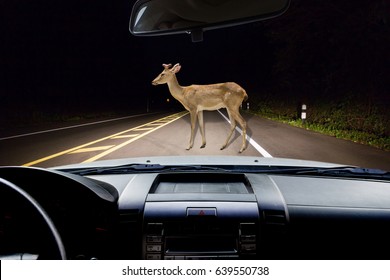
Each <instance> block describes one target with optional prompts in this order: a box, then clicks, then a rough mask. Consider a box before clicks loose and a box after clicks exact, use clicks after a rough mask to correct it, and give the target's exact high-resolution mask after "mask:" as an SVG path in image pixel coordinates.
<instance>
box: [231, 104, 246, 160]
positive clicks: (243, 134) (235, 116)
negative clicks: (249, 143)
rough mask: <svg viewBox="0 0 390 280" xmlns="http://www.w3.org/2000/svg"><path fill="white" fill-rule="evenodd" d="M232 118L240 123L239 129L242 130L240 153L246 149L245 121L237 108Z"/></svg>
mask: <svg viewBox="0 0 390 280" xmlns="http://www.w3.org/2000/svg"><path fill="white" fill-rule="evenodd" d="M234 118H235V119H236V120H237V122H238V123H239V124H240V126H241V130H242V144H241V149H240V153H242V152H243V151H244V150H245V149H246V121H245V119H244V118H243V117H242V116H241V114H240V112H239V111H238V110H237V112H235V114H234Z"/></svg>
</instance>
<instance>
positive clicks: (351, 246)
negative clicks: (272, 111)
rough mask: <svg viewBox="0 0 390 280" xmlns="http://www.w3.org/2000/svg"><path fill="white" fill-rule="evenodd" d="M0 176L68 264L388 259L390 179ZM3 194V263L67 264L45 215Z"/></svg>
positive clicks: (49, 172)
mask: <svg viewBox="0 0 390 280" xmlns="http://www.w3.org/2000/svg"><path fill="white" fill-rule="evenodd" d="M0 178H2V179H4V180H6V181H7V182H12V183H13V184H15V185H16V186H18V187H20V188H21V189H23V190H24V191H25V192H27V193H28V194H30V195H31V197H33V198H34V199H35V200H36V201H37V202H38V203H39V204H40V205H41V206H42V208H43V209H44V210H45V211H46V212H47V214H48V216H49V217H50V218H51V219H52V221H53V224H54V225H55V227H56V228H57V229H58V232H59V235H60V236H61V238H62V241H63V244H64V248H65V250H66V257H67V259H116V260H118V259H136V260H141V259H146V260H186V259H187V260H193V259H274V260H279V259H381V258H383V257H386V256H385V255H384V254H383V252H386V251H388V250H389V247H390V245H389V243H388V242H387V239H388V236H389V235H390V183H389V182H388V181H381V180H369V179H359V180H357V179H351V178H337V177H321V176H313V175H291V174H258V173H252V172H249V173H245V172H222V171H217V170H215V171H198V172H192V171H178V172H147V173H130V174H102V175H99V174H97V175H85V176H80V175H75V174H71V173H68V172H64V171H58V170H54V169H43V168H31V167H2V168H0ZM0 190H1V192H2V194H1V196H0V197H1V198H0V199H1V217H0V218H1V220H0V245H1V246H0V248H1V249H0V250H1V252H0V255H1V256H3V257H10V256H14V255H17V256H21V255H30V256H31V255H34V256H36V258H38V259H52V258H59V255H58V252H57V251H58V250H57V249H55V248H56V245H55V241H54V240H53V237H52V234H51V233H50V231H49V230H48V229H47V226H46V225H45V223H44V222H43V221H42V219H41V218H40V217H39V215H38V214H37V213H36V210H35V209H33V207H31V205H29V203H27V202H26V201H23V199H21V198H20V196H19V195H16V194H15V193H13V192H12V191H9V190H8V189H7V188H5V186H4V184H2V185H1V188H0Z"/></svg>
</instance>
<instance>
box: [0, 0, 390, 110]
mask: <svg viewBox="0 0 390 280" xmlns="http://www.w3.org/2000/svg"><path fill="white" fill-rule="evenodd" d="M313 2H320V1H304V0H296V1H294V0H293V4H292V6H291V8H290V10H289V11H288V12H287V13H286V14H285V15H283V16H282V17H280V18H279V19H273V20H269V21H267V22H260V23H254V24H249V25H244V26H238V27H234V28H230V29H221V30H216V31H208V32H206V33H205V34H204V41H203V42H200V43H192V42H191V38H190V36H188V35H186V34H183V35H174V36H163V37H134V36H133V35H131V34H130V32H129V31H128V22H129V17H130V12H131V7H132V3H133V1H125V0H77V1H76V0H69V1H62V0H34V1H28V0H11V1H9V0H0V34H1V38H0V52H1V55H0V65H1V68H0V94H1V106H2V108H1V109H2V113H3V114H4V115H10V116H15V115H20V116H22V115H23V116H29V115H30V114H34V113H36V112H43V113H46V112H48V113H56V114H65V113H67V112H99V111H100V112H104V111H118V112H123V111H128V112H131V111H132V110H144V109H145V108H146V106H145V103H146V99H147V98H150V99H151V100H153V102H155V103H154V106H155V107H156V109H158V108H159V107H160V106H161V105H162V104H164V100H165V99H166V98H167V97H169V93H168V89H167V87H166V86H159V87H153V86H152V85H151V80H152V79H154V78H155V76H157V75H158V74H159V73H160V72H161V70H162V66H161V64H162V63H172V64H174V63H177V62H179V63H180V64H182V70H181V72H180V73H179V74H178V79H179V82H180V83H181V84H182V85H189V84H192V83H194V84H202V83H216V82H224V81H235V82H237V83H239V84H240V85H242V86H243V87H244V88H245V89H246V90H247V91H248V94H249V95H250V97H251V96H261V95H262V94H266V93H272V94H275V92H277V93H278V94H279V98H284V96H287V95H302V97H303V98H305V96H308V95H309V94H310V93H311V92H313V91H314V90H316V91H317V92H318V96H323V97H324V98H327V97H326V95H327V94H330V96H332V95H338V94H339V93H340V92H345V91H346V90H345V88H346V87H348V86H349V87H350V88H351V85H353V86H354V87H356V88H367V89H368V88H370V87H371V88H372V87H373V86H374V87H375V88H374V91H375V94H374V95H375V98H377V99H378V98H379V99H382V98H384V99H385V100H388V98H387V97H386V96H387V94H386V92H387V93H388V91H387V90H388V89H389V82H388V80H389V79H388V77H389V76H388V74H389V70H388V68H387V66H389V63H390V60H389V56H388V50H389V49H390V48H389V47H390V43H389V39H388V37H389V36H387V35H389V34H390V33H389V22H388V20H390V19H389V18H388V15H389V14H390V13H387V12H386V11H382V10H381V8H383V7H387V8H388V7H389V6H390V5H388V4H386V3H387V2H388V1H378V3H376V4H372V5H373V6H372V7H371V6H370V5H371V4H370V2H372V1H363V0H359V1H349V2H350V3H349V4H346V3H341V4H339V3H338V2H339V1H321V2H322V3H321V4H319V3H316V4H313ZM375 2H376V1H375ZM353 3H355V4H357V3H363V5H361V7H359V6H354V5H353ZM379 3H381V4H379ZM367 7H369V8H370V9H371V8H372V9H371V10H370V9H369V13H367V15H363V14H362V12H364V11H367ZM327 12H328V14H327ZM386 14H387V16H386ZM362 15H363V16H362ZM362 26H368V27H367V30H362V28H361V27H362ZM383 31H385V32H387V33H384V32H383ZM375 32H377V34H380V35H379V37H378V36H377V35H375ZM365 34H370V35H369V36H371V37H370V38H364V37H362V38H359V36H364V35H365ZM383 34H387V35H383ZM381 36H383V38H382V37H381ZM372 38H377V39H374V40H371V39H372ZM344 45H348V47H349V49H343V48H341V47H340V46H344ZM373 62H374V63H373ZM351 69H353V71H356V76H355V78H354V79H356V77H358V79H366V78H367V79H371V80H369V81H368V80H367V81H366V82H363V83H362V84H361V85H356V80H351V79H350V78H349V76H348V75H349V74H348V73H350V72H351ZM358 69H361V70H358ZM373 77H375V79H376V80H375V82H373V81H372V78H373ZM386 77H387V78H386ZM271 88H273V89H271ZM319 88H321V90H318V89H319ZM330 92H333V93H330ZM386 98H387V99H386Z"/></svg>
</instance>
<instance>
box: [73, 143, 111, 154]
mask: <svg viewBox="0 0 390 280" xmlns="http://www.w3.org/2000/svg"><path fill="white" fill-rule="evenodd" d="M112 146H114V145H110V146H100V147H90V148H83V149H78V150H76V151H73V152H70V154H77V153H87V152H95V151H102V150H108V149H109V148H111V147H112Z"/></svg>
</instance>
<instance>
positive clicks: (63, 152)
mask: <svg viewBox="0 0 390 280" xmlns="http://www.w3.org/2000/svg"><path fill="white" fill-rule="evenodd" d="M187 114H188V112H184V113H183V112H181V113H177V114H173V115H170V116H167V117H164V118H161V119H158V120H155V121H152V122H150V123H146V124H143V125H140V126H137V127H134V128H131V129H127V130H125V131H121V132H118V133H115V134H112V135H109V136H107V137H103V138H100V139H97V140H94V141H91V142H88V143H86V144H83V145H80V146H77V147H74V148H71V149H68V150H65V151H62V152H58V153H55V154H52V155H49V156H47V157H44V158H41V159H37V160H34V161H31V162H28V163H25V164H23V166H32V165H36V164H38V163H41V162H44V161H47V160H50V159H53V158H56V157H59V156H62V155H65V154H69V153H72V152H73V151H76V150H79V149H82V148H85V147H88V146H91V145H94V144H96V143H99V142H101V141H104V140H108V139H112V138H114V137H117V136H119V135H121V134H124V133H128V132H130V131H134V130H135V129H137V128H141V127H144V126H147V125H149V124H151V123H155V122H161V121H163V120H167V119H170V118H172V117H175V116H176V118H174V119H173V120H170V121H169V123H170V122H172V121H174V120H177V119H179V118H181V117H183V116H185V115H187ZM166 124H168V123H165V124H163V125H162V126H164V125H166ZM162 126H160V127H162ZM160 127H157V128H156V129H158V128H160ZM150 132H152V131H148V132H147V133H144V134H140V135H139V136H137V137H136V138H133V139H131V140H132V141H135V140H137V139H139V138H141V137H142V136H144V135H147V134H149V133H150ZM127 144H128V143H127ZM127 144H126V145H127Z"/></svg>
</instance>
